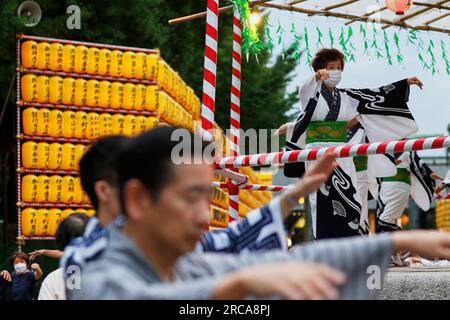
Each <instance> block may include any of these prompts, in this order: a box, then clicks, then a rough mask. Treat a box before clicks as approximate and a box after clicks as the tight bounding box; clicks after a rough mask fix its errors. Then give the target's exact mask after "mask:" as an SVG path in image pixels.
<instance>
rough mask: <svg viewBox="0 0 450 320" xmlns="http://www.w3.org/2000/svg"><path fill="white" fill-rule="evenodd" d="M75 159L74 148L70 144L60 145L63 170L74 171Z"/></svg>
mask: <svg viewBox="0 0 450 320" xmlns="http://www.w3.org/2000/svg"><path fill="white" fill-rule="evenodd" d="M75 157H76V150H75V146H74V145H73V144H71V143H64V144H63V145H62V162H61V168H62V169H63V170H75Z"/></svg>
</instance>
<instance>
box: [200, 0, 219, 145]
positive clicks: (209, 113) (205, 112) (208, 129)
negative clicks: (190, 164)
mask: <svg viewBox="0 0 450 320" xmlns="http://www.w3.org/2000/svg"><path fill="white" fill-rule="evenodd" d="M218 34H219V0H207V9H206V32H205V60H204V70H203V96H202V110H201V119H202V128H201V135H202V137H203V139H204V140H207V141H213V139H214V138H213V137H214V136H213V128H214V112H215V104H216V75H217V41H218Z"/></svg>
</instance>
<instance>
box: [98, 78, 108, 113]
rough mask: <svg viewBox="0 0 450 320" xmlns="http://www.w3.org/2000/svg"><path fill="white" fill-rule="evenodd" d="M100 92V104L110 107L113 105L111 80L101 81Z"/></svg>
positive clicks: (103, 106) (100, 105)
mask: <svg viewBox="0 0 450 320" xmlns="http://www.w3.org/2000/svg"><path fill="white" fill-rule="evenodd" d="M99 88H100V89H99V90H100V93H99V98H98V106H99V107H102V108H109V107H110V106H111V82H109V81H100V87H99Z"/></svg>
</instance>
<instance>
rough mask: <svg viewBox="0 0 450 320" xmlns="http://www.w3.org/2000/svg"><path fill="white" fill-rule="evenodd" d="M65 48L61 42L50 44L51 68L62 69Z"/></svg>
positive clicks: (54, 69)
mask: <svg viewBox="0 0 450 320" xmlns="http://www.w3.org/2000/svg"><path fill="white" fill-rule="evenodd" d="M63 48H64V46H63V45H62V44H61V43H57V42H54V43H52V44H50V70H53V71H59V70H62V64H63Z"/></svg>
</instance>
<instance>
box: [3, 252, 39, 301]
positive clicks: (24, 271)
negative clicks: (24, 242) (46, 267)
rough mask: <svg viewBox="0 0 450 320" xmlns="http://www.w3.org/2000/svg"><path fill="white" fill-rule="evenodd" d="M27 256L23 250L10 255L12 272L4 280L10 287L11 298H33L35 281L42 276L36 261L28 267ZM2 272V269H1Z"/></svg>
mask: <svg viewBox="0 0 450 320" xmlns="http://www.w3.org/2000/svg"><path fill="white" fill-rule="evenodd" d="M28 263H29V258H28V255H27V254H26V253H25V252H16V253H14V254H13V255H12V257H11V264H12V265H13V267H14V272H13V274H12V275H11V277H8V278H7V279H6V280H7V281H8V283H9V287H10V288H11V297H12V300H33V299H34V295H35V285H36V282H37V281H38V280H39V279H40V278H41V277H42V270H41V268H40V267H39V265H38V264H37V263H33V264H32V265H31V266H30V269H31V270H30V269H29V268H28ZM2 273H3V271H2Z"/></svg>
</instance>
